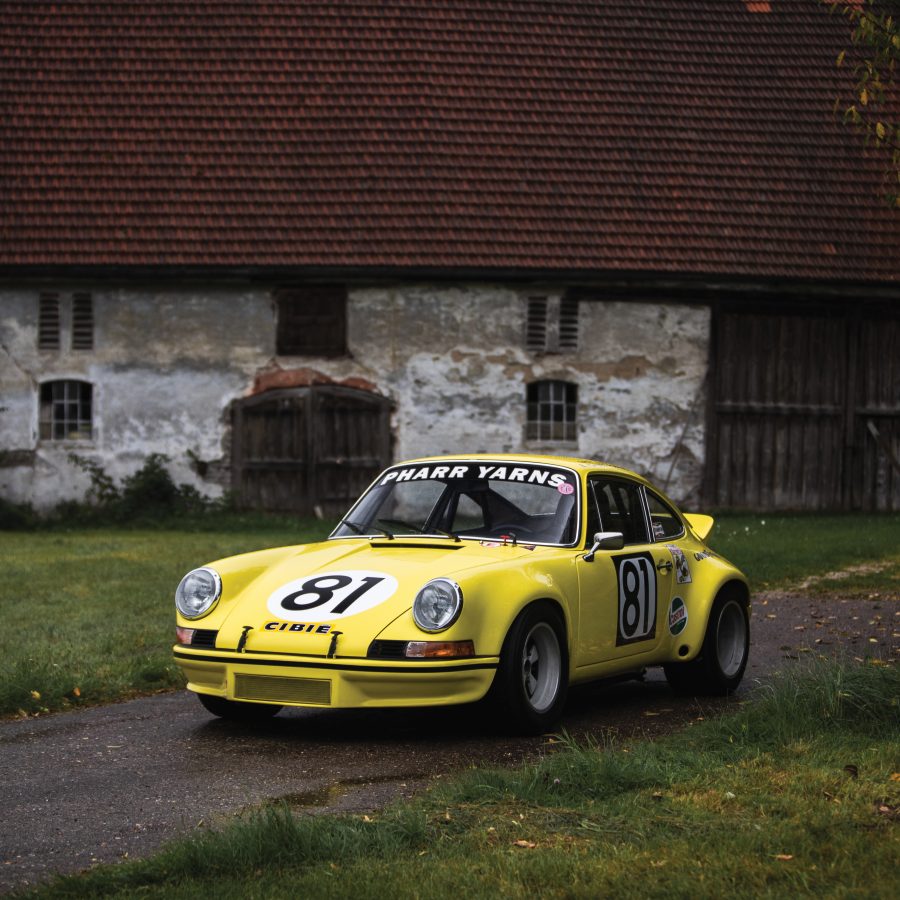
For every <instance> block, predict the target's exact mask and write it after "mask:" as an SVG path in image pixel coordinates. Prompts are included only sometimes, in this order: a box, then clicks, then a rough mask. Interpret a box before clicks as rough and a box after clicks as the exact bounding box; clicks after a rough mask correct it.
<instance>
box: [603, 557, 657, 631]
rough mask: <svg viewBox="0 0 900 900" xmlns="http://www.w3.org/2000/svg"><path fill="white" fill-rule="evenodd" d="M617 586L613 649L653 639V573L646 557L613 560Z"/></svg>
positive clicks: (654, 597) (654, 585)
mask: <svg viewBox="0 0 900 900" xmlns="http://www.w3.org/2000/svg"><path fill="white" fill-rule="evenodd" d="M613 564H614V565H615V567H616V580H617V581H618V586H619V623H618V628H617V629H616V646H617V647H621V646H623V645H624V644H632V643H635V642H636V641H648V640H652V639H653V638H654V637H655V636H656V569H655V568H654V567H653V557H652V556H651V555H650V554H649V553H629V554H626V555H623V556H614V557H613Z"/></svg>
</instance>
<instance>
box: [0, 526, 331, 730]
mask: <svg viewBox="0 0 900 900" xmlns="http://www.w3.org/2000/svg"><path fill="white" fill-rule="evenodd" d="M224 525H225V527H227V528H228V529H230V530H219V531H182V530H171V529H147V530H133V531H132V530H127V529H119V530H113V529H96V528H79V529H75V530H65V531H64V530H56V529H54V530H46V531H23V532H0V559H2V560H3V569H4V572H3V580H2V583H0V615H2V621H3V625H4V627H3V629H2V630H0V714H4V713H6V714H9V713H16V712H17V711H19V710H24V711H26V712H39V711H42V710H48V709H50V710H56V709H64V708H67V707H69V706H72V705H77V704H80V703H86V702H87V703H97V702H101V701H108V700H115V699H121V698H123V697H127V696H129V695H132V694H135V693H146V692H151V691H155V690H161V689H167V688H173V687H181V686H182V685H183V684H184V681H183V679H182V677H181V674H180V672H179V671H178V670H177V669H176V667H175V665H174V664H173V662H172V652H171V651H172V644H173V643H174V639H175V636H174V628H175V624H174V622H175V620H174V614H175V607H174V600H173V597H174V592H175V587H176V586H177V584H178V582H179V581H180V579H181V577H182V575H184V574H185V572H187V571H188V570H190V569H192V568H194V567H195V566H198V565H202V564H203V563H205V562H209V561H210V560H213V559H219V558H221V557H223V556H230V555H232V554H235V553H244V552H248V551H250V550H259V549H261V548H264V547H275V546H279V545H284V544H297V543H303V542H306V541H311V540H318V539H320V538H321V537H324V536H325V535H327V534H328V532H329V531H330V530H331V529H330V525H328V524H323V523H321V522H314V521H313V522H310V521H304V522H299V523H297V524H293V525H290V526H289V523H287V522H286V521H285V520H273V521H269V520H265V519H257V520H250V522H249V524H248V522H247V521H246V520H244V519H242V518H235V519H233V520H229V521H226V522H225V523H224ZM207 527H208V526H207Z"/></svg>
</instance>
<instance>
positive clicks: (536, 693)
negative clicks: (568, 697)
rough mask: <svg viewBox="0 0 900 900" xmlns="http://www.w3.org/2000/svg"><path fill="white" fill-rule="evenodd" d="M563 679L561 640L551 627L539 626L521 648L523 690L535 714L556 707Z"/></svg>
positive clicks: (537, 625) (539, 624)
mask: <svg viewBox="0 0 900 900" xmlns="http://www.w3.org/2000/svg"><path fill="white" fill-rule="evenodd" d="M561 677H562V653H561V652H560V649H559V639H558V638H557V636H556V632H555V631H554V630H553V629H552V628H551V627H550V625H548V624H547V623H546V622H538V623H537V624H536V625H534V626H533V627H532V628H531V630H530V631H529V632H528V634H527V635H526V636H525V641H524V643H523V645H522V687H523V688H524V689H525V699H526V700H527V701H528V704H529V705H530V706H531V708H532V709H533V710H534V711H535V712H539V713H540V712H544V711H545V710H548V709H549V708H550V707H551V706H552V705H553V702H554V701H555V700H556V697H557V694H558V693H559V685H560V678H561Z"/></svg>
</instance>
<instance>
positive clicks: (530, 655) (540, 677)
mask: <svg viewBox="0 0 900 900" xmlns="http://www.w3.org/2000/svg"><path fill="white" fill-rule="evenodd" d="M568 689H569V652H568V648H567V644H566V630H565V626H564V625H563V620H562V617H561V616H560V614H559V613H558V612H557V610H556V609H555V608H554V607H553V606H551V605H550V604H549V603H533V604H532V605H531V606H528V607H526V608H525V609H524V610H522V612H521V613H520V614H519V616H518V618H517V619H516V620H515V622H513V624H512V627H511V628H510V629H509V633H508V634H507V635H506V640H505V641H504V642H503V649H502V651H501V652H500V665H499V666H498V667H497V674H496V675H495V676H494V683H493V685H492V687H491V694H490V700H491V701H492V706H493V707H494V708H495V710H496V711H497V712H498V713H499V715H500V716H501V717H502V719H503V721H504V722H505V724H506V725H507V726H508V727H509V729H510V730H512V731H515V732H517V733H519V734H541V733H542V732H545V731H547V729H549V728H551V727H552V726H553V725H554V724H555V723H556V722H557V721H559V718H560V716H561V715H562V711H563V707H564V706H565V703H566V694H567V693H568Z"/></svg>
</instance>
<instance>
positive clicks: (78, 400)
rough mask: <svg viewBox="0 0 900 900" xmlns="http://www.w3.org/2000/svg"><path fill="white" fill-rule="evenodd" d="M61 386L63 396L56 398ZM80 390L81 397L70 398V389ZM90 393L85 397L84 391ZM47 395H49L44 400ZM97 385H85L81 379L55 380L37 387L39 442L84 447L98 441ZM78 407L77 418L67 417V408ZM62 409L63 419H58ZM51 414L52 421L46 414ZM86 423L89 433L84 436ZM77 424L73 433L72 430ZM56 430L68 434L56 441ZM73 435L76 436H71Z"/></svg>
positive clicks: (49, 380) (88, 383)
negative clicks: (45, 412)
mask: <svg viewBox="0 0 900 900" xmlns="http://www.w3.org/2000/svg"><path fill="white" fill-rule="evenodd" d="M57 385H60V386H62V387H63V396H62V397H56V396H53V394H54V391H55V387H56V386H57ZM73 386H75V387H77V388H78V396H76V397H70V396H69V389H70V388H71V387H73ZM85 388H86V389H87V391H86V393H87V397H86V398H85V397H84V392H85V391H84V389H85ZM45 394H48V396H47V398H46V399H45ZM94 395H95V392H94V385H93V384H92V383H91V382H90V381H84V380H83V379H80V378H52V379H48V380H46V381H42V382H41V383H40V384H39V385H38V440H39V441H40V442H41V443H51V444H66V443H68V444H85V443H90V442H92V441H93V440H94V439H95V434H96V426H95V424H94V421H95V416H94V407H95V396H94ZM71 405H74V406H76V414H75V417H74V419H72V418H69V416H68V407H69V406H71ZM85 405H86V408H87V416H86V417H85V416H84V415H83V411H84V408H85ZM60 408H62V409H63V415H62V417H61V418H59V419H58V418H57V416H56V411H57V410H58V409H60ZM45 409H46V410H49V417H47V418H45V416H44V411H45ZM85 422H86V423H87V431H86V433H79V432H82V426H83V425H84V423H85ZM72 423H74V429H73V428H72ZM57 428H62V430H63V431H64V432H65V433H64V435H63V436H62V437H56V431H57ZM73 434H74V436H72V435H73Z"/></svg>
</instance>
